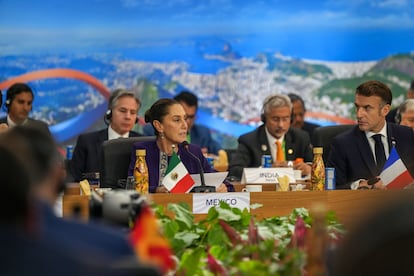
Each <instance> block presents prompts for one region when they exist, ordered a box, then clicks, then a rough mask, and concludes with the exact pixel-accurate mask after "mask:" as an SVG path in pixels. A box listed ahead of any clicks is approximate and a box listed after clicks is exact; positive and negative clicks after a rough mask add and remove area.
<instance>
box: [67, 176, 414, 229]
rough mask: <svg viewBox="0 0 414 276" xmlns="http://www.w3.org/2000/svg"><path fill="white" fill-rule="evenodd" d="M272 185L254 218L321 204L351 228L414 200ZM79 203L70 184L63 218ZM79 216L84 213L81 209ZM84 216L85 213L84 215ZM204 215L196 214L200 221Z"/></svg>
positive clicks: (254, 197) (256, 198) (164, 199)
mask: <svg viewBox="0 0 414 276" xmlns="http://www.w3.org/2000/svg"><path fill="white" fill-rule="evenodd" d="M243 187H244V186H243V184H237V185H235V188H236V191H241V189H242V188H243ZM275 189H276V186H275V185H274V184H264V185H263V192H257V193H250V203H251V204H253V203H259V204H262V205H263V207H261V208H258V209H254V210H251V213H252V214H253V215H255V216H256V218H257V219H263V218H266V217H274V216H283V215H288V214H290V213H291V212H292V210H293V209H294V208H298V207H304V208H307V209H312V208H313V207H314V206H315V205H317V204H322V205H324V206H325V207H326V210H332V211H334V212H335V213H336V215H337V217H338V219H339V222H340V223H342V224H344V225H346V226H347V227H351V226H353V225H354V224H355V223H356V222H358V221H360V220H361V219H362V218H363V217H364V216H366V215H369V214H371V213H372V212H375V211H376V210H378V208H379V207H380V206H383V205H386V204H392V202H393V201H394V200H399V199H400V198H401V197H402V196H410V197H412V198H414V191H413V190H356V191H353V190H334V191H320V192H318V191H295V192H276V191H275ZM150 198H151V200H152V201H153V202H154V203H156V204H160V205H163V206H165V207H167V205H168V204H169V203H180V202H186V203H187V204H188V205H189V206H190V208H192V204H193V202H192V198H193V194H150ZM79 200H80V202H81V203H82V204H81V206H83V208H87V206H86V202H87V200H88V198H85V196H80V195H79V184H76V183H74V184H70V185H69V186H68V188H67V190H66V192H65V195H64V197H63V208H62V209H63V216H64V217H65V216H70V214H71V208H73V204H77V202H79ZM81 211H82V212H81V214H82V216H84V215H85V210H81ZM86 215H87V212H86ZM204 216H205V215H195V217H196V219H201V218H203V217H204Z"/></svg>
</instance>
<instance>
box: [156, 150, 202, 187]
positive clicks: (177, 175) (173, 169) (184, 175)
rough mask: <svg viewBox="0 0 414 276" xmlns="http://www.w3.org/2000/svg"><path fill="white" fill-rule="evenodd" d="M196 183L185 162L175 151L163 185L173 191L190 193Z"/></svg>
mask: <svg viewBox="0 0 414 276" xmlns="http://www.w3.org/2000/svg"><path fill="white" fill-rule="evenodd" d="M194 183H195V182H194V180H193V178H192V177H191V176H190V174H189V173H188V171H187V169H186V168H185V166H184V164H183V163H182V162H181V160H180V158H178V155H177V154H176V153H175V152H174V151H173V154H172V156H171V159H170V163H169V164H168V168H167V171H166V172H165V176H164V179H163V180H162V185H164V186H165V187H166V188H167V189H168V191H170V192H171V193H188V192H189V191H190V190H191V188H193V186H194Z"/></svg>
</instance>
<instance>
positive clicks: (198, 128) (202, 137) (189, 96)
mask: <svg viewBox="0 0 414 276" xmlns="http://www.w3.org/2000/svg"><path fill="white" fill-rule="evenodd" d="M174 100H176V101H178V102H179V103H180V104H181V105H182V106H183V108H184V111H185V113H186V115H187V119H186V122H187V126H188V133H187V142H188V143H190V144H195V145H198V146H200V147H201V150H202V151H203V153H205V154H207V153H212V154H215V155H217V153H218V151H219V150H220V149H221V146H220V145H219V143H217V142H216V141H215V140H214V139H213V138H212V137H211V133H210V130H209V129H208V128H207V127H205V126H203V125H200V124H195V120H196V115H197V109H198V99H197V96H196V95H194V94H193V93H191V92H188V91H182V92H181V93H179V94H178V95H176V96H175V97H174ZM143 132H144V135H148V136H151V135H154V129H153V127H152V126H151V125H150V124H147V125H145V126H144V128H143Z"/></svg>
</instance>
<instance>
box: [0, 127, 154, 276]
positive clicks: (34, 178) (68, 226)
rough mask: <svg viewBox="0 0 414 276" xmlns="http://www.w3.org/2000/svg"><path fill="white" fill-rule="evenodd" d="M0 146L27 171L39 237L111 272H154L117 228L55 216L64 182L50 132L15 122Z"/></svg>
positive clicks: (2, 138) (150, 273) (151, 273)
mask: <svg viewBox="0 0 414 276" xmlns="http://www.w3.org/2000/svg"><path fill="white" fill-rule="evenodd" d="M0 147H5V148H7V149H9V150H10V151H11V152H13V154H15V155H16V156H17V158H18V159H19V161H20V162H21V163H22V164H23V165H24V168H25V170H26V171H27V175H28V176H29V178H30V181H29V183H30V185H29V189H28V190H29V196H30V199H31V201H32V202H33V207H32V208H31V209H30V210H32V212H33V218H34V219H33V221H32V222H33V223H34V225H35V226H36V230H35V231H36V232H37V234H38V236H39V238H40V240H42V241H45V242H46V241H47V242H48V243H49V242H50V243H53V244H56V246H57V247H60V248H62V249H64V250H65V251H66V252H68V254H69V253H70V254H71V255H73V256H78V257H79V258H80V259H85V260H88V262H91V263H93V264H99V266H100V267H101V268H107V269H108V271H111V272H113V273H114V275H118V273H119V274H121V275H124V274H128V273H130V272H134V273H137V272H143V273H149V275H154V274H155V275H157V273H156V272H155V270H151V269H149V270H148V269H147V268H142V270H141V268H140V267H139V265H138V262H137V257H136V255H135V254H134V252H133V250H132V248H131V247H130V245H129V243H128V242H127V239H126V238H127V237H126V236H125V235H124V234H123V233H122V232H120V231H121V230H120V229H113V228H109V227H107V226H104V225H98V224H96V223H92V222H90V223H88V224H85V223H82V222H80V221H75V220H69V219H62V218H58V217H56V216H55V214H54V213H53V209H52V206H53V205H54V204H55V201H56V198H57V195H58V193H59V192H60V191H62V190H63V186H64V185H63V181H62V180H63V176H62V166H61V164H60V162H59V161H60V158H59V156H58V152H57V150H56V145H55V142H54V141H53V139H52V138H51V137H50V136H48V135H45V134H44V133H42V132H41V131H38V130H37V129H33V128H30V127H20V126H16V127H14V128H12V129H10V130H9V131H7V132H5V133H4V134H2V135H0ZM18 184H19V183H18ZM119 267H122V269H118V268H119Z"/></svg>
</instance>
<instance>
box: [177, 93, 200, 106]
mask: <svg viewBox="0 0 414 276" xmlns="http://www.w3.org/2000/svg"><path fill="white" fill-rule="evenodd" d="M174 100H176V101H178V102H183V103H185V104H186V105H188V106H195V107H196V108H198V99H197V96H196V95H194V94H193V93H191V92H188V91H181V92H180V94H178V95H176V96H175V97H174Z"/></svg>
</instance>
